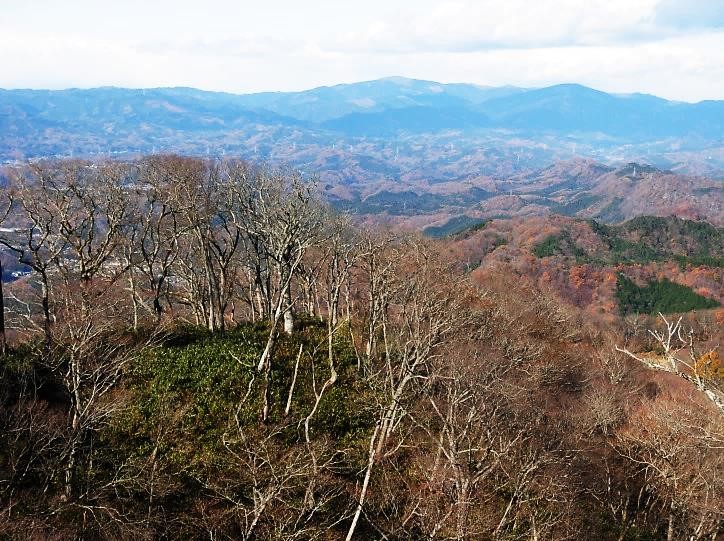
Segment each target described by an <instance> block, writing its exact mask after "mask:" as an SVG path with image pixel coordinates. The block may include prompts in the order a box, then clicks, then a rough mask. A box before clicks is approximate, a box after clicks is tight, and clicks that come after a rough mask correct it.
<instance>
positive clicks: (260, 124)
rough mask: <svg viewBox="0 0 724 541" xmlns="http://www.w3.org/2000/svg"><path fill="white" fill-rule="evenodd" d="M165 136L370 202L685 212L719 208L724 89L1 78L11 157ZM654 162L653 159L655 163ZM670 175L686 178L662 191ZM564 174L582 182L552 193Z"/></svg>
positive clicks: (180, 145) (134, 151)
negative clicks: (688, 97)
mask: <svg viewBox="0 0 724 541" xmlns="http://www.w3.org/2000/svg"><path fill="white" fill-rule="evenodd" d="M160 152H176V153H183V154H194V155H211V156H216V155H233V156H239V157H242V158H246V159H250V160H264V161H268V162H272V163H285V164H290V165H292V166H294V167H297V168H299V169H301V170H303V171H305V172H306V173H308V174H311V175H315V176H318V177H319V178H320V179H321V181H322V184H323V187H324V190H325V192H326V193H327V194H328V195H329V197H330V199H331V200H333V201H336V204H338V205H340V206H341V207H344V208H347V207H349V208H354V209H355V210H357V211H359V212H363V213H364V212H365V210H366V209H367V210H370V209H377V211H380V212H388V211H389V212H390V213H391V214H393V215H409V214H410V212H412V211H424V212H434V211H436V209H440V208H452V207H455V208H468V207H469V205H471V204H477V202H481V201H484V202H485V203H484V204H483V203H481V205H482V207H480V211H481V214H483V215H485V216H491V215H496V214H497V213H498V212H500V213H501V214H505V215H524V214H530V213H534V214H535V213H540V212H548V211H550V210H553V211H558V212H563V213H565V214H571V215H578V216H598V217H601V218H602V219H608V220H611V221H615V220H619V219H623V218H627V217H631V216H632V215H637V214H638V213H639V211H640V212H644V213H652V212H653V211H650V212H647V211H648V210H649V209H648V208H647V205H649V206H650V205H654V206H655V204H659V203H660V202H661V201H658V200H657V201H652V200H651V199H650V197H652V196H654V195H655V196H656V197H663V198H664V199H663V201H664V202H665V204H663V206H662V208H661V209H660V210H659V211H657V213H659V214H663V215H666V214H667V212H669V210H671V209H672V208H674V207H675V204H674V202H675V201H678V199H677V198H678V197H679V196H681V197H684V199H682V200H681V201H683V202H682V203H681V205H682V206H681V208H682V209H685V210H686V211H685V212H683V214H682V215H685V216H696V215H702V216H705V217H709V218H710V219H711V217H712V216H714V218H716V212H717V209H720V206H717V202H718V201H720V198H721V192H720V187H721V186H722V183H721V181H720V180H716V179H724V101H703V102H700V103H681V102H672V101H667V100H664V99H661V98H657V97H655V96H649V95H643V94H631V95H614V94H607V93H605V92H600V91H598V90H593V89H591V88H587V87H584V86H581V85H575V84H565V85H556V86H551V87H547V88H538V89H525V88H517V87H510V86H506V87H497V88H494V87H481V86H476V85H470V84H441V83H436V82H432V81H419V80H412V79H405V78H400V77H392V78H387V79H380V80H377V81H369V82H363V83H355V84H344V85H337V86H332V87H322V88H316V89H312V90H307V91H303V92H272V93H261V94H247V95H235V94H228V93H221V92H206V91H201V90H196V89H191V88H157V89H145V90H143V89H140V90H139V89H124V88H95V89H88V90H81V89H69V90H59V91H49V90H0V163H1V162H9V163H12V162H14V161H17V160H20V161H22V160H25V159H27V158H37V157H61V156H62V157H67V156H85V157H94V156H107V155H111V156H123V157H125V156H130V157H132V156H134V155H139V154H147V153H160ZM581 158H585V159H584V160H583V161H581ZM586 160H588V161H586ZM561 161H563V165H559V162H561ZM629 162H635V163H637V164H641V165H638V166H637V167H638V169H637V171H636V172H633V173H632V174H628V175H624V177H625V178H628V177H631V178H634V179H635V182H633V183H629V184H630V186H629V184H626V185H624V184H621V183H620V182H619V180H617V179H620V178H622V177H620V176H617V174H616V173H615V171H619V170H620V169H621V168H622V167H626V165H625V164H627V163H629ZM591 164H594V165H591ZM644 164H650V165H652V166H654V167H655V168H656V170H657V172H655V173H654V174H646V173H647V171H646V170H645V169H644V167H646V166H645V165H644ZM601 167H603V168H607V169H599V168H601ZM575 171H578V174H579V178H572V177H571V175H574V174H575ZM645 174H646V175H645ZM641 175H644V176H643V177H642V176H641ZM682 175H685V176H682ZM1 176H2V171H0V177H1ZM690 177H691V178H690ZM693 177H696V178H698V179H699V180H692V178H693ZM704 177H709V179H713V180H706V178H704ZM662 179H663V180H662ZM682 179H683V180H682ZM660 180H661V181H664V180H665V181H666V182H669V183H673V184H674V185H675V186H679V187H683V188H682V190H681V191H680V192H677V193H671V192H667V189H668V188H667V187H666V186H665V185H661V184H660V183H659V181H660ZM536 186H538V187H539V188H540V190H539V189H538V188H536ZM553 186H557V187H558V188H557V189H559V190H562V189H565V188H566V187H570V188H571V191H569V192H565V191H564V192H560V193H558V194H554V193H553V192H552V191H550V190H551V189H552V187H553ZM546 190H547V191H546ZM636 190H638V191H636ZM697 190H699V191H697ZM702 190H703V191H702ZM619 192H620V193H619ZM639 192H640V193H639ZM506 193H507V194H508V197H509V199H505V197H503V196H504V194H506ZM456 194H457V195H456ZM627 194H628V195H627ZM630 194H634V195H631V198H629V199H626V198H627V197H629V195H630ZM636 194H638V195H636ZM584 196H585V197H584ZM697 198H698V199H699V200H698V201H697V200H696V199H697ZM647 201H648V202H647ZM567 205H569V206H567ZM559 207H560V208H559ZM629 207H631V208H629ZM385 209H387V210H385ZM377 211H374V212H377Z"/></svg>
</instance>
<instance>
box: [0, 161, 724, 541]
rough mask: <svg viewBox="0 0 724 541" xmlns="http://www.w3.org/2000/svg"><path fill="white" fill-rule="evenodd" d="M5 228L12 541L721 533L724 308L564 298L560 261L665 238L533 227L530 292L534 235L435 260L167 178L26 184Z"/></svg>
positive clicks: (235, 178) (285, 182) (40, 168)
mask: <svg viewBox="0 0 724 541" xmlns="http://www.w3.org/2000/svg"><path fill="white" fill-rule="evenodd" d="M0 218H2V223H1V224H0V245H1V246H2V254H1V259H0V260H1V261H2V264H3V267H4V271H3V276H4V277H5V278H6V280H4V281H3V282H2V288H3V290H2V291H1V293H2V295H1V298H2V300H3V310H2V314H3V318H2V319H1V320H0V331H1V332H2V334H1V335H0V338H1V339H2V342H1V344H0V345H1V346H2V356H0V539H7V540H25V539H38V540H40V539H51V540H52V539H57V540H61V539H63V540H65V539H83V540H105V539H119V540H126V539H133V540H137V541H140V540H146V539H148V540H151V539H208V540H213V541H217V540H236V539H248V540H251V539H269V540H306V539H319V540H334V539H347V540H351V539H360V540H361V539H380V540H381V539H387V540H404V539H443V540H444V539H450V540H452V539H455V540H491V541H492V540H495V541H504V540H505V541H507V540H511V541H512V540H530V541H533V540H536V541H537V540H540V541H543V540H556V541H559V540H560V541H563V540H571V541H573V540H585V539H591V540H594V539H595V540H603V541H608V540H611V541H625V540H628V541H633V540H640V541H644V540H651V541H654V540H668V541H673V540H689V541H695V540H711V541H714V540H717V539H721V536H722V534H723V533H724V506H723V505H722V502H724V453H722V448H723V447H724V423H723V422H722V421H723V420H724V364H723V363H722V360H721V357H720V344H721V340H722V336H723V331H722V329H723V328H724V311H723V310H722V309H721V308H719V307H718V306H719V305H718V302H717V301H716V300H712V299H711V298H708V297H707V300H706V302H704V301H701V299H699V298H697V297H691V295H693V293H691V294H689V293H686V295H688V296H686V297H685V298H686V299H687V301H688V302H689V301H690V302H689V304H688V305H686V307H687V309H688V307H690V306H693V307H695V308H696V310H695V311H691V312H687V313H685V314H678V313H672V314H668V313H663V314H661V315H658V314H656V311H657V310H658V307H660V306H661V305H657V304H652V303H651V302H649V300H648V298H647V297H645V296H644V293H645V292H646V291H647V290H646V287H649V288H653V286H645V285H637V284H636V283H634V281H632V280H630V279H629V278H626V277H623V278H622V279H621V280H620V281H619V283H618V286H616V272H614V270H611V271H610V272H609V271H606V272H608V274H607V275H606V276H609V275H610V277H611V282H610V283H609V285H608V286H607V287H609V289H610V290H611V292H612V293H611V294H610V296H611V298H614V295H615V294H614V293H613V292H614V291H615V288H616V287H618V288H619V291H618V296H619V298H620V299H623V298H625V299H626V304H621V306H619V308H618V309H617V310H618V312H617V313H616V315H615V317H614V316H613V315H612V314H614V310H613V309H610V310H607V311H604V310H603V309H602V310H601V313H598V312H594V311H591V310H586V309H584V308H585V306H584V305H588V304H590V303H591V302H592V301H590V299H588V297H585V298H584V296H582V295H583V293H580V291H577V292H576V294H578V295H579V297H580V298H581V299H584V300H582V301H580V302H567V301H566V298H564V297H563V296H562V295H560V294H559V293H560V291H559V290H560V289H561V288H558V290H557V289H556V288H555V287H543V285H542V284H545V283H550V282H551V281H553V278H551V276H554V275H555V272H554V267H553V265H554V264H556V265H557V264H558V263H557V262H558V261H559V260H558V259H555V258H556V257H558V258H566V261H568V263H566V264H567V265H573V264H574V263H576V262H577V263H578V264H580V265H587V266H586V267H585V269H586V271H587V272H599V271H597V270H596V269H595V264H598V263H599V262H600V261H602V260H603V259H605V258H608V259H606V262H607V263H606V264H611V265H613V264H614V263H618V262H620V261H621V260H623V259H622V258H627V259H626V260H627V261H629V263H632V264H636V265H639V267H637V269H638V270H637V271H636V272H637V273H638V274H642V273H643V272H644V270H642V268H641V265H640V261H639V260H638V259H636V258H640V257H643V256H641V254H644V255H645V256H646V258H647V259H646V263H649V262H651V261H655V260H657V259H656V258H663V257H664V255H665V256H666V257H669V255H668V254H663V252H656V251H655V248H656V245H655V243H653V242H651V241H649V240H647V239H646V237H645V234H644V233H641V238H642V239H643V240H639V237H636V238H634V237H631V238H629V237H626V235H629V236H631V235H634V234H635V235H639V231H642V230H643V229H642V228H645V227H648V226H647V224H648V222H646V221H644V222H643V223H638V224H634V225H635V227H637V228H638V229H635V227H634V226H630V227H628V226H620V227H619V226H617V228H614V227H612V226H602V225H600V224H596V223H595V222H594V223H589V222H585V221H576V222H573V221H571V222H564V221H561V222H560V223H555V224H554V225H555V227H556V228H555V229H551V230H550V231H548V230H547V229H546V228H543V227H539V228H537V230H536V235H537V236H533V235H530V236H529V239H528V240H526V242H528V244H526V245H525V246H526V247H527V248H526V249H527V250H528V252H526V253H527V255H526V256H525V258H523V259H519V261H525V262H526V265H528V267H529V268H533V267H534V269H533V270H530V269H528V270H526V271H525V272H524V271H523V270H522V267H520V265H519V266H518V267H515V265H514V263H515V261H513V264H511V258H512V257H513V255H514V254H515V252H514V250H522V248H520V246H518V240H517V239H518V238H519V237H515V238H514V237H513V236H511V235H509V234H508V233H509V232H510V230H511V229H510V227H522V226H520V224H518V225H516V224H513V225H510V223H502V224H501V223H498V224H495V223H494V224H493V226H490V227H483V226H481V225H480V224H475V225H474V227H473V229H472V230H471V231H468V233H466V234H465V235H463V236H458V237H456V238H454V239H450V238H442V239H434V238H428V237H425V236H423V235H421V234H418V233H412V232H405V231H402V230H399V229H393V228H389V227H387V228H386V227H383V226H374V225H364V224H361V223H359V221H356V220H355V219H354V218H353V217H351V216H348V215H345V214H343V213H340V212H338V211H335V210H333V209H332V207H330V206H329V205H328V204H327V203H326V202H325V201H324V199H323V198H322V197H321V195H320V190H319V187H318V186H317V184H316V183H315V181H314V179H312V178H307V176H305V175H303V174H301V173H299V172H297V171H294V170H291V169H284V168H276V167H271V166H268V167H265V166H260V165H252V164H249V163H247V162H243V161H238V160H232V159H219V160H205V159H198V158H190V157H179V156H172V155H168V156H150V157H146V158H143V159H139V160H135V161H126V162H121V161H95V162H86V161H81V160H60V161H36V162H32V163H27V164H24V165H23V166H21V167H17V168H15V169H13V171H12V172H11V173H10V174H9V178H8V185H7V188H6V189H5V190H4V191H3V194H2V200H1V201H0ZM667 223H668V224H669V225H668V226H667V227H672V228H673V227H676V228H678V229H677V230H676V231H695V232H696V234H697V235H699V237H697V238H699V239H700V243H702V242H704V241H706V242H709V240H708V239H711V238H715V239H716V238H720V237H716V236H715V235H718V234H720V233H717V232H716V231H717V230H715V229H711V228H707V227H706V226H703V225H701V226H697V225H691V224H693V222H688V223H686V224H682V223H680V222H667ZM672 224H673V225H672ZM533 226H535V224H533ZM533 226H531V227H533ZM506 227H508V229H507V230H505V231H504V229H505V228H506ZM626 227H628V229H627V228H626ZM657 227H658V226H657ZM566 228H567V229H566ZM634 229H635V231H634ZM649 229H651V228H649ZM569 230H570V231H573V233H570V232H569ZM632 231H633V233H632ZM712 231H714V232H713V233H712ZM702 232H703V233H702ZM506 235H507V236H506ZM681 235H684V233H682V234H681ZM677 238H678V237H677ZM680 238H682V239H684V240H682V245H684V244H685V241H686V239H688V238H690V237H686V236H680ZM580 239H589V240H590V239H592V240H590V242H589V245H590V246H589V245H584V243H583V242H582V241H581V240H580ZM601 239H603V240H601ZM701 239H703V240H701ZM594 241H595V242H594ZM686 242H688V241H686ZM474 243H477V244H476V245H475V246H479V245H483V244H484V245H485V246H486V251H489V252H490V253H492V254H497V255H494V256H491V257H493V258H497V259H495V261H494V262H495V265H487V266H485V267H484V268H483V267H479V266H478V265H479V264H480V259H478V260H477V261H475V263H476V265H473V264H472V263H471V261H472V259H471V258H473V257H478V256H477V255H476V254H477V252H474V250H477V248H474V247H473V244H474ZM577 243H578V244H577ZM663 244H666V243H663ZM715 244H716V241H714V243H713V244H712V246H713V247H711V248H710V247H709V245H708V244H707V247H706V250H704V249H702V250H700V251H691V250H690V251H689V252H690V253H691V254H693V253H694V252H696V254H695V255H696V257H697V258H699V259H696V260H694V259H693V258H692V257H689V255H687V254H689V252H687V251H686V249H683V251H680V252H676V253H673V252H672V255H671V257H678V258H683V259H679V260H675V263H674V267H675V268H674V270H672V271H671V272H675V270H676V268H678V265H679V264H680V265H682V266H683V267H686V266H687V265H688V267H687V268H693V267H696V266H697V265H699V264H700V263H701V261H702V259H701V258H709V259H707V260H706V261H708V262H711V261H715V262H716V261H719V259H713V258H720V257H721V254H720V253H714V251H715V248H716V246H715ZM591 247H593V248H591ZM596 247H598V248H596ZM647 247H648V248H649V249H648V251H646V250H645V248H647ZM652 247H653V248H652ZM584 248H585V249H584ZM718 249H719V250H720V249H721V246H719V248H718ZM596 250H598V251H596ZM652 250H653V251H652ZM662 254H663V255H662ZM687 257H689V258H688V259H687ZM559 268H560V267H559ZM581 268H584V267H581ZM612 268H613V267H612ZM696 268H699V267H696ZM526 272H527V274H526ZM566 272H568V271H567V270H566ZM571 272H573V271H571ZM600 272H602V273H603V272H604V271H600ZM713 276H719V275H716V274H715V275H713ZM526 277H532V278H530V279H527V278H526ZM654 278H656V276H654ZM664 278H666V276H664V277H662V278H661V280H662V281H661V282H656V283H661V284H664V286H656V287H659V289H662V288H664V287H666V288H668V289H667V290H666V291H670V290H671V287H670V286H666V285H665V283H664V282H663V279H664ZM652 283H653V282H652ZM681 287H683V286H681ZM642 292H643V293H642ZM675 292H676V294H677V295H678V294H679V290H676V291H675ZM667 294H668V293H667ZM588 295H589V297H590V296H591V295H592V294H590V292H589V294H588ZM672 295H673V294H672ZM682 295H684V294H682ZM569 297H571V298H573V297H574V295H573V293H571V294H570V295H569ZM702 298H703V297H702ZM692 299H693V300H692ZM584 301H585V302H584ZM692 303H693V304H692ZM667 306H668V307H671V306H673V307H674V308H673V309H672V310H664V309H662V310H661V311H663V312H667V311H672V312H676V309H680V308H681V306H682V305H681V304H673V305H672V304H669V305H667ZM640 307H644V308H645V309H640ZM604 312H605V313H604ZM638 312H641V313H638ZM650 312H652V313H650Z"/></svg>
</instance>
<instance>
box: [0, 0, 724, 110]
mask: <svg viewBox="0 0 724 541" xmlns="http://www.w3.org/2000/svg"><path fill="white" fill-rule="evenodd" d="M391 75H402V76H407V77H415V78H420V79H431V80H436V81H441V82H471V83H478V84H483V85H503V84H513V85H520V86H543V85H549V84H555V83H562V82H578V83H582V84H586V85H589V86H593V87H595V88H599V89H601V90H606V91H613V92H634V91H640V92H647V93H652V94H657V95H660V96H664V97H667V98H672V99H680V100H687V101H698V100H702V99H724V0H446V1H441V0H364V1H352V0H306V1H304V0H263V1H258V0H257V1H250V0H237V1H232V0H204V1H191V0H124V1H118V0H116V1H111V0H65V1H63V0H0V87H4V88H21V87H33V88H67V87H92V86H104V85H114V86H128V87H154V86H193V87H197V88H202V89H207V90H224V91H229V92H252V91H263V90H301V89H305V88H311V87H315V86H320V85H328V84H336V83H343V82H354V81H361V80H368V79H376V78H379V77H385V76H391Z"/></svg>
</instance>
